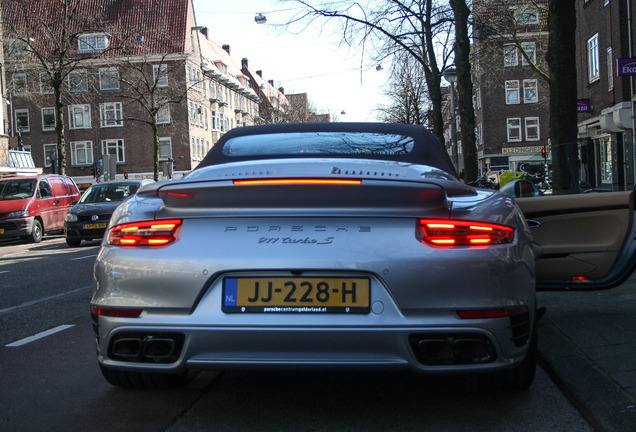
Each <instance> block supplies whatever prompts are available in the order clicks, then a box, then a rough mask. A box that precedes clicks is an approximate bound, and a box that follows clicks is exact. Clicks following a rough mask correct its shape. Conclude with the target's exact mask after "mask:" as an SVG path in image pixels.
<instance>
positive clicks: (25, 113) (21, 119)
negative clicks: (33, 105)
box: [15, 109, 31, 132]
mask: <svg viewBox="0 0 636 432" xmlns="http://www.w3.org/2000/svg"><path fill="white" fill-rule="evenodd" d="M15 127H16V129H17V130H18V131H19V130H20V129H22V132H30V131H31V128H30V127H29V110H28V109H17V110H15Z"/></svg>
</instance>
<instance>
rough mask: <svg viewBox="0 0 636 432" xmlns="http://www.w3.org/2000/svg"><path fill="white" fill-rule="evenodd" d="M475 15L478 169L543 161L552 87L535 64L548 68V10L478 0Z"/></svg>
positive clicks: (514, 0) (520, 0)
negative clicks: (546, 55)
mask: <svg viewBox="0 0 636 432" xmlns="http://www.w3.org/2000/svg"><path fill="white" fill-rule="evenodd" d="M544 3H545V2H544ZM473 16H474V19H475V31H474V46H473V54H474V63H473V89H474V90H473V92H474V94H473V105H474V108H475V128H476V131H475V132H476V141H477V142H476V145H477V158H478V166H479V169H480V171H482V172H486V171H490V170H518V169H519V167H520V166H521V165H522V164H523V163H527V162H529V163H534V164H543V163H544V162H545V159H544V157H543V154H542V149H543V148H547V150H548V153H549V147H548V146H547V143H548V100H549V88H548V85H547V82H546V81H545V80H544V79H542V78H541V77H540V75H539V73H537V71H536V70H535V69H534V68H533V67H532V64H535V65H536V66H537V67H538V68H540V69H542V70H546V68H547V66H546V64H545V61H544V57H545V51H546V49H547V41H548V33H547V31H546V23H547V16H546V11H545V9H543V8H541V7H540V5H538V4H537V3H536V2H533V1H527V0H525V1H524V0H479V1H477V0H476V1H474V2H473ZM449 136H450V135H449ZM460 148H461V146H460ZM460 156H461V155H460ZM547 156H549V154H548V155H547Z"/></svg>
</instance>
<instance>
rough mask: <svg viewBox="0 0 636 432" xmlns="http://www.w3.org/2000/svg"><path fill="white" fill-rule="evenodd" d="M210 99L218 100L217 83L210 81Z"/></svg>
mask: <svg viewBox="0 0 636 432" xmlns="http://www.w3.org/2000/svg"><path fill="white" fill-rule="evenodd" d="M210 99H216V83H215V82H214V81H210Z"/></svg>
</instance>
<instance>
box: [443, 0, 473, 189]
mask: <svg viewBox="0 0 636 432" xmlns="http://www.w3.org/2000/svg"><path fill="white" fill-rule="evenodd" d="M450 5H451V7H452V8H453V15H454V17H455V50H454V51H455V67H456V68H457V92H458V95H459V118H460V122H461V123H460V128H461V137H462V152H463V153H464V179H465V180H466V181H467V182H471V181H474V180H476V179H477V176H478V174H479V172H478V168H477V147H476V146H475V110H474V108H473V81H472V74H471V67H470V36H469V31H468V18H469V16H470V8H469V7H468V5H467V4H466V1H465V0H450Z"/></svg>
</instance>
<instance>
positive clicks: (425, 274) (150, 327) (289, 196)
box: [91, 123, 636, 389]
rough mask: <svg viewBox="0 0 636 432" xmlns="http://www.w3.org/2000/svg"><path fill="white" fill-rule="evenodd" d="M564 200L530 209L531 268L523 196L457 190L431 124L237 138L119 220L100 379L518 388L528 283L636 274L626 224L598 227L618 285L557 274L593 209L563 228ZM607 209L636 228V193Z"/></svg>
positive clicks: (99, 327) (127, 207)
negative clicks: (372, 380)
mask: <svg viewBox="0 0 636 432" xmlns="http://www.w3.org/2000/svg"><path fill="white" fill-rule="evenodd" d="M543 198H545V197H538V198H523V199H524V200H533V199H543ZM612 199H614V200H615V202H614V203H611V202H610V201H611V200H612ZM566 201H567V200H566ZM572 203H573V202H572V201H568V205H572ZM630 203H631V204H630ZM579 204H581V203H579ZM594 205H596V203H594ZM524 206H525V208H526V209H527V210H528V211H531V210H532V208H533V201H525V202H524ZM558 206H559V202H558V201H555V200H550V205H548V206H545V207H543V208H542V209H541V212H538V213H536V217H537V218H539V219H540V220H542V221H543V223H544V224H545V226H547V227H552V226H554V229H552V228H550V229H551V234H550V235H549V236H545V238H542V240H541V241H542V242H544V244H543V245H541V246H543V248H544V249H545V250H546V252H547V251H549V252H550V254H549V256H548V255H546V256H545V258H546V260H545V261H544V263H543V267H542V271H541V272H535V257H537V256H540V255H541V250H540V248H539V245H536V244H535V243H534V242H533V236H532V235H531V232H530V228H529V226H528V224H527V223H526V220H525V218H524V215H523V214H522V212H521V211H520V209H519V207H518V206H517V204H516V198H513V197H510V196H507V195H505V194H502V193H500V192H498V191H495V190H492V189H491V190H488V189H476V188H473V187H470V186H468V185H466V184H464V183H462V182H461V181H459V180H458V177H457V174H456V171H455V169H454V167H453V165H452V163H451V161H450V158H449V157H448V154H447V152H446V151H445V149H444V147H443V145H442V144H441V143H440V142H439V141H438V140H437V139H436V138H435V137H434V136H433V135H432V134H430V133H429V132H428V131H427V130H425V129H424V128H422V127H419V126H413V125H395V124H372V123H370V124H356V123H352V124H347V123H311V124H287V125H267V126H254V127H244V128H236V129H233V130H231V131H229V132H228V133H227V134H225V135H224V136H223V137H222V138H221V139H220V140H219V141H218V142H217V143H216V144H215V145H214V147H213V148H212V149H211V150H210V152H209V153H208V155H207V156H206V157H205V158H204V160H203V161H202V162H201V164H200V165H199V167H198V168H197V169H195V170H194V171H193V172H192V173H190V174H189V175H188V176H187V177H185V178H183V179H179V180H175V181H171V182H159V183H154V184H152V185H150V186H148V187H145V188H144V189H143V190H141V191H139V192H138V193H137V194H136V195H135V196H133V197H132V198H130V199H129V200H127V201H125V202H123V203H122V204H121V205H120V206H119V207H118V208H117V210H116V211H115V213H114V214H113V216H112V218H111V221H110V225H109V228H108V232H107V233H106V236H105V238H104V241H103V243H102V247H101V250H100V252H99V255H98V257H97V259H96V262H95V271H94V276H95V289H94V292H93V295H92V299H91V313H92V316H93V329H94V331H95V336H96V342H97V357H98V362H99V365H100V368H101V371H102V373H103V375H104V377H105V379H106V380H107V381H108V382H110V383H111V384H113V385H116V386H121V387H128V388H130V387H133V388H146V387H163V386H165V387H170V386H174V385H180V384H183V383H184V382H186V380H187V377H188V371H190V370H193V371H196V370H200V369H212V370H225V369H236V368H249V369H254V368H282V369H293V368H316V369H318V368H321V369H327V368H339V367H347V368H352V367H353V368H370V367H373V368H387V369H409V370H411V371H415V372H421V373H428V374H440V373H447V374H448V373H463V374H467V375H471V376H477V377H479V378H478V380H479V381H482V380H483V385H484V386H487V385H490V386H492V387H494V388H498V387H499V386H501V387H504V388H510V389H523V388H526V387H528V386H529V385H530V384H531V383H532V381H533V378H534V373H535V365H536V355H537V353H536V350H537V333H536V322H537V312H536V309H537V305H536V301H535V285H536V277H546V278H548V279H549V283H550V284H552V285H553V286H557V287H558V286H561V287H566V286H567V287H570V288H572V289H577V288H579V289H580V288H585V287H588V286H591V287H598V286H603V287H607V286H611V284H615V283H618V282H617V281H618V280H619V279H621V278H623V277H625V274H628V270H633V265H634V262H635V260H634V257H635V256H636V252H635V246H636V241H635V240H634V239H635V238H636V236H635V235H634V228H633V219H634V218H633V217H621V224H620V225H621V227H620V229H619V228H618V225H619V224H618V223H617V222H615V221H614V222H613V224H612V227H607V229H604V230H603V231H604V232H603V235H604V236H610V235H611V236H612V238H614V237H618V236H620V235H623V237H622V239H625V238H627V239H630V240H628V241H627V242H624V241H623V242H622V243H620V245H621V246H626V247H624V248H623V249H621V247H620V246H619V248H618V250H616V249H614V250H613V252H612V253H613V254H614V257H615V258H618V260H617V261H620V262H621V263H622V264H623V265H622V267H621V269H619V270H620V271H619V272H618V273H616V270H615V269H616V268H617V267H618V266H616V265H614V264H612V263H611V262H610V261H606V264H608V265H607V266H606V268H607V270H608V271H607V272H606V273H605V274H601V273H600V272H597V271H596V270H595V271H594V272H593V273H590V272H589V269H588V268H587V266H585V267H583V268H577V264H576V262H574V263H571V264H570V265H569V266H568V267H567V268H564V266H563V262H562V261H561V262H557V263H555V265H557V266H558V267H559V268H558V269H556V270H557V271H558V273H555V272H550V269H551V268H552V267H551V264H550V259H559V258H560V259H564V258H566V256H562V255H560V244H559V243H558V241H559V238H560V236H563V235H564V234H566V235H567V236H568V237H569V236H571V235H576V234H571V232H570V231H569V229H570V228H569V225H568V224H567V217H568V216H570V217H572V216H573V217H574V218H579V217H582V215H583V214H585V212H586V210H585V208H580V210H581V211H580V212H574V211H571V212H567V211H566V212H565V214H566V215H567V216H566V217H565V218H562V219H560V220H559V223H560V224H562V226H568V229H567V230H564V229H561V231H559V230H558V228H557V227H556V224H554V223H553V221H552V219H551V218H550V215H551V214H552V213H553V212H555V211H556V212H559V211H560V210H563V209H559V208H558ZM605 206H607V207H605ZM591 208H592V207H589V209H591ZM603 209H607V210H609V211H611V212H612V213H611V214H610V215H609V216H610V217H611V218H612V220H615V219H616V217H617V215H619V214H620V215H621V216H623V215H627V216H633V212H634V207H633V192H632V194H631V195H627V196H623V195H621V196H620V197H618V196H616V197H607V199H606V201H604V202H603ZM603 214H604V212H603V210H600V211H597V212H596V215H597V216H596V219H595V223H596V224H599V223H602V221H600V220H599V219H600V218H602V216H603ZM582 222H583V221H581V223H582ZM576 228H577V224H574V225H572V229H576ZM610 228H611V229H610ZM538 229H540V228H538ZM619 230H623V231H625V230H626V231H627V232H623V233H620V232H619ZM609 231H612V232H611V233H610V232H609ZM627 233H631V234H632V235H631V236H628V235H627ZM562 238H563V237H561V239H562ZM568 240H571V239H568ZM580 241H581V242H582V243H583V242H584V241H585V240H584V239H583V238H582V239H581V240H580ZM550 242H552V243H550ZM564 243H566V242H564ZM567 243H568V247H569V244H570V243H571V242H567ZM596 246H597V245H596V244H590V245H589V249H590V250H591V249H594V248H595V247H596ZM605 246H606V245H603V247H602V248H600V249H599V251H598V253H597V254H595V256H594V258H595V259H604V257H602V256H601V255H602V254H603V253H605V252H609V250H607V248H606V247H605ZM578 249H579V250H582V249H583V247H582V245H580V244H579V248H578ZM572 253H574V254H575V253H577V251H576V250H573V251H572ZM535 254H536V255H535ZM579 272H580V273H579ZM588 275H590V277H587V276H588ZM592 276H593V277H594V279H593V278H592ZM597 282H598V284H597Z"/></svg>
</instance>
